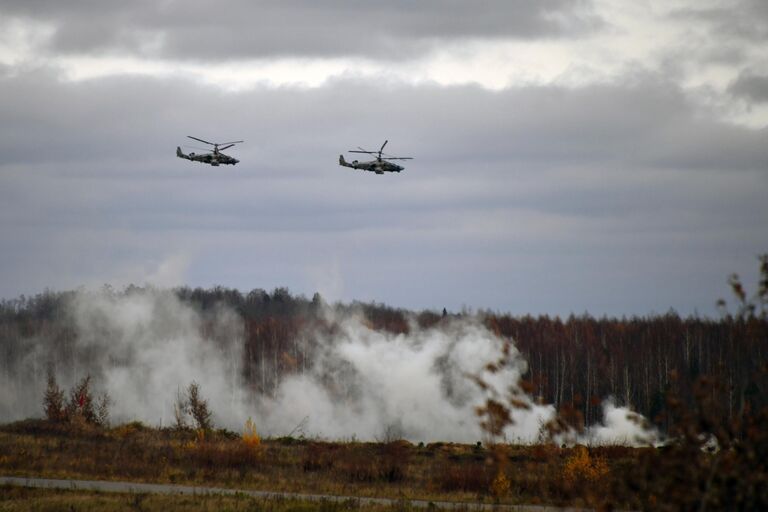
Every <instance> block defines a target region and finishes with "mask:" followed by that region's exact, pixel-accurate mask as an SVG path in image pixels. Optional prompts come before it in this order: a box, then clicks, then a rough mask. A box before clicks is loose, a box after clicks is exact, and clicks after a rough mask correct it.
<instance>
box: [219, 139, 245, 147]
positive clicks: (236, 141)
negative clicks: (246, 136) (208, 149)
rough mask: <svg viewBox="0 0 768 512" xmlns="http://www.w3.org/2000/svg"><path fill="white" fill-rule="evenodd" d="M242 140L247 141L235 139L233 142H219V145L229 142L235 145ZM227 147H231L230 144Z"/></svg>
mask: <svg viewBox="0 0 768 512" xmlns="http://www.w3.org/2000/svg"><path fill="white" fill-rule="evenodd" d="M241 142H245V141H242V140H235V141H232V142H219V146H221V145H222V144H229V145H230V146H234V145H235V144H240V143H241ZM227 147H229V146H227Z"/></svg>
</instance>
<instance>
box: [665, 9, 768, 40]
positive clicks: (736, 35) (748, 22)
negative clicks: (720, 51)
mask: <svg viewBox="0 0 768 512" xmlns="http://www.w3.org/2000/svg"><path fill="white" fill-rule="evenodd" d="M674 15H675V16H676V17H678V18H679V19H683V20H690V21H696V22H705V23H708V24H709V25H711V27H712V29H713V32H712V35H713V36H714V37H716V38H717V39H718V40H720V42H721V44H728V43H729V42H730V41H732V40H747V41H753V42H759V43H763V42H765V40H766V38H768V2H765V1H764V0H739V1H737V2H736V3H735V5H734V3H733V2H727V3H723V5H722V6H716V7H712V6H707V7H695V8H687V9H680V10H678V11H676V12H675V13H674Z"/></svg>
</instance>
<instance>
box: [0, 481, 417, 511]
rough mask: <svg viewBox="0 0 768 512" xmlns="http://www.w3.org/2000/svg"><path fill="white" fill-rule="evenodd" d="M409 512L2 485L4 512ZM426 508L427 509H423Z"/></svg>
mask: <svg viewBox="0 0 768 512" xmlns="http://www.w3.org/2000/svg"><path fill="white" fill-rule="evenodd" d="M62 510H65V511H77V512H91V511H93V512H97V511H98V512H123V511H126V512H154V511H162V512H177V511H179V512H181V511H184V512H251V511H253V512H255V511H259V512H310V511H313V512H315V511H319V512H347V511H363V512H390V511H391V512H405V511H408V510H416V509H412V508H411V507H409V506H408V505H406V504H397V505H393V506H384V505H360V504H358V503H357V502H356V501H355V500H349V501H344V502H330V501H323V502H306V501H300V500H290V499H264V498H252V497H248V496H242V495H237V496H221V495H213V496H204V495H203V496H200V495H198V496H180V495H153V494H133V493H126V494H108V493H97V492H85V491H63V490H49V489H25V488H21V487H0V511H2V512H32V511H34V512H49V511H50V512H60V511H62ZM422 510H423V509H422Z"/></svg>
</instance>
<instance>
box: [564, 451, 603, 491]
mask: <svg viewBox="0 0 768 512" xmlns="http://www.w3.org/2000/svg"><path fill="white" fill-rule="evenodd" d="M609 472H610V470H609V468H608V464H607V463H606V462H605V460H604V459H602V458H601V457H591V456H590V455H589V450H587V448H586V447H585V446H581V445H579V446H576V447H575V448H574V449H573V454H572V455H571V456H570V457H568V459H567V460H566V461H565V465H563V480H564V481H565V483H566V484H567V485H568V486H569V487H572V488H576V487H583V486H585V485H589V486H594V485H596V484H598V483H599V482H601V481H603V480H605V479H606V477H607V476H608V474H609Z"/></svg>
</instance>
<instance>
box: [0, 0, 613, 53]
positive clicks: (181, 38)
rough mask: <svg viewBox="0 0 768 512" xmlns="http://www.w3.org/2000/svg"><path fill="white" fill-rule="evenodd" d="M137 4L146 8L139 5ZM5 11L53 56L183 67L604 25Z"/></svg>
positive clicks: (162, 10) (298, 12) (138, 10)
mask: <svg viewBox="0 0 768 512" xmlns="http://www.w3.org/2000/svg"><path fill="white" fill-rule="evenodd" d="M137 4H138V5H137ZM0 12H2V13H3V14H5V15H6V16H17V17H23V18H27V19H33V20H37V21H41V22H46V23H50V24H52V25H53V27H54V28H55V33H54V35H53V37H52V39H51V40H50V41H49V43H48V47H47V50H48V51H49V52H53V53H74V54H95V53H104V52H122V53H130V54H140V55H153V56H158V57H168V58H181V59H201V60H207V59H213V60H223V59H230V58H258V57H272V56H342V57H347V56H366V57H375V58H384V59H393V60H400V59H404V58H411V57H414V56H415V55H417V54H419V53H421V52H423V51H425V50H427V49H430V48H433V47H434V45H435V44H436V43H438V42H439V43H441V44H444V43H445V42H451V41H461V40H464V39H468V38H479V39H494V38H508V39H520V38H523V39H526V38H535V37H561V36H574V35H579V34H582V33H584V32H586V31H591V30H594V29H595V28H596V27H598V26H600V24H601V22H600V20H599V19H598V18H597V17H596V16H595V15H594V14H593V12H592V9H591V7H590V2H589V1H588V0H578V1H575V2H574V1H571V0H544V1H537V2H528V1H525V0H479V1H475V2H465V1H463V0H421V1H418V2H413V1H409V0H398V1H390V2H358V1H355V0H333V1H330V2H322V3H319V2H316V1H310V0H270V1H261V2H251V1H245V0H233V1H230V2H223V3H221V2H220V3H217V4H216V5H215V6H214V5H211V4H210V2H204V1H200V0H197V1H189V2H180V1H164V2H156V1H149V0H145V1H140V2H130V3H126V2H115V1H111V2H110V1H84V2H77V3H75V4H70V5H64V4H62V3H61V2H55V1H50V0H48V1H19V2H4V4H3V6H2V7H0Z"/></svg>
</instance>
